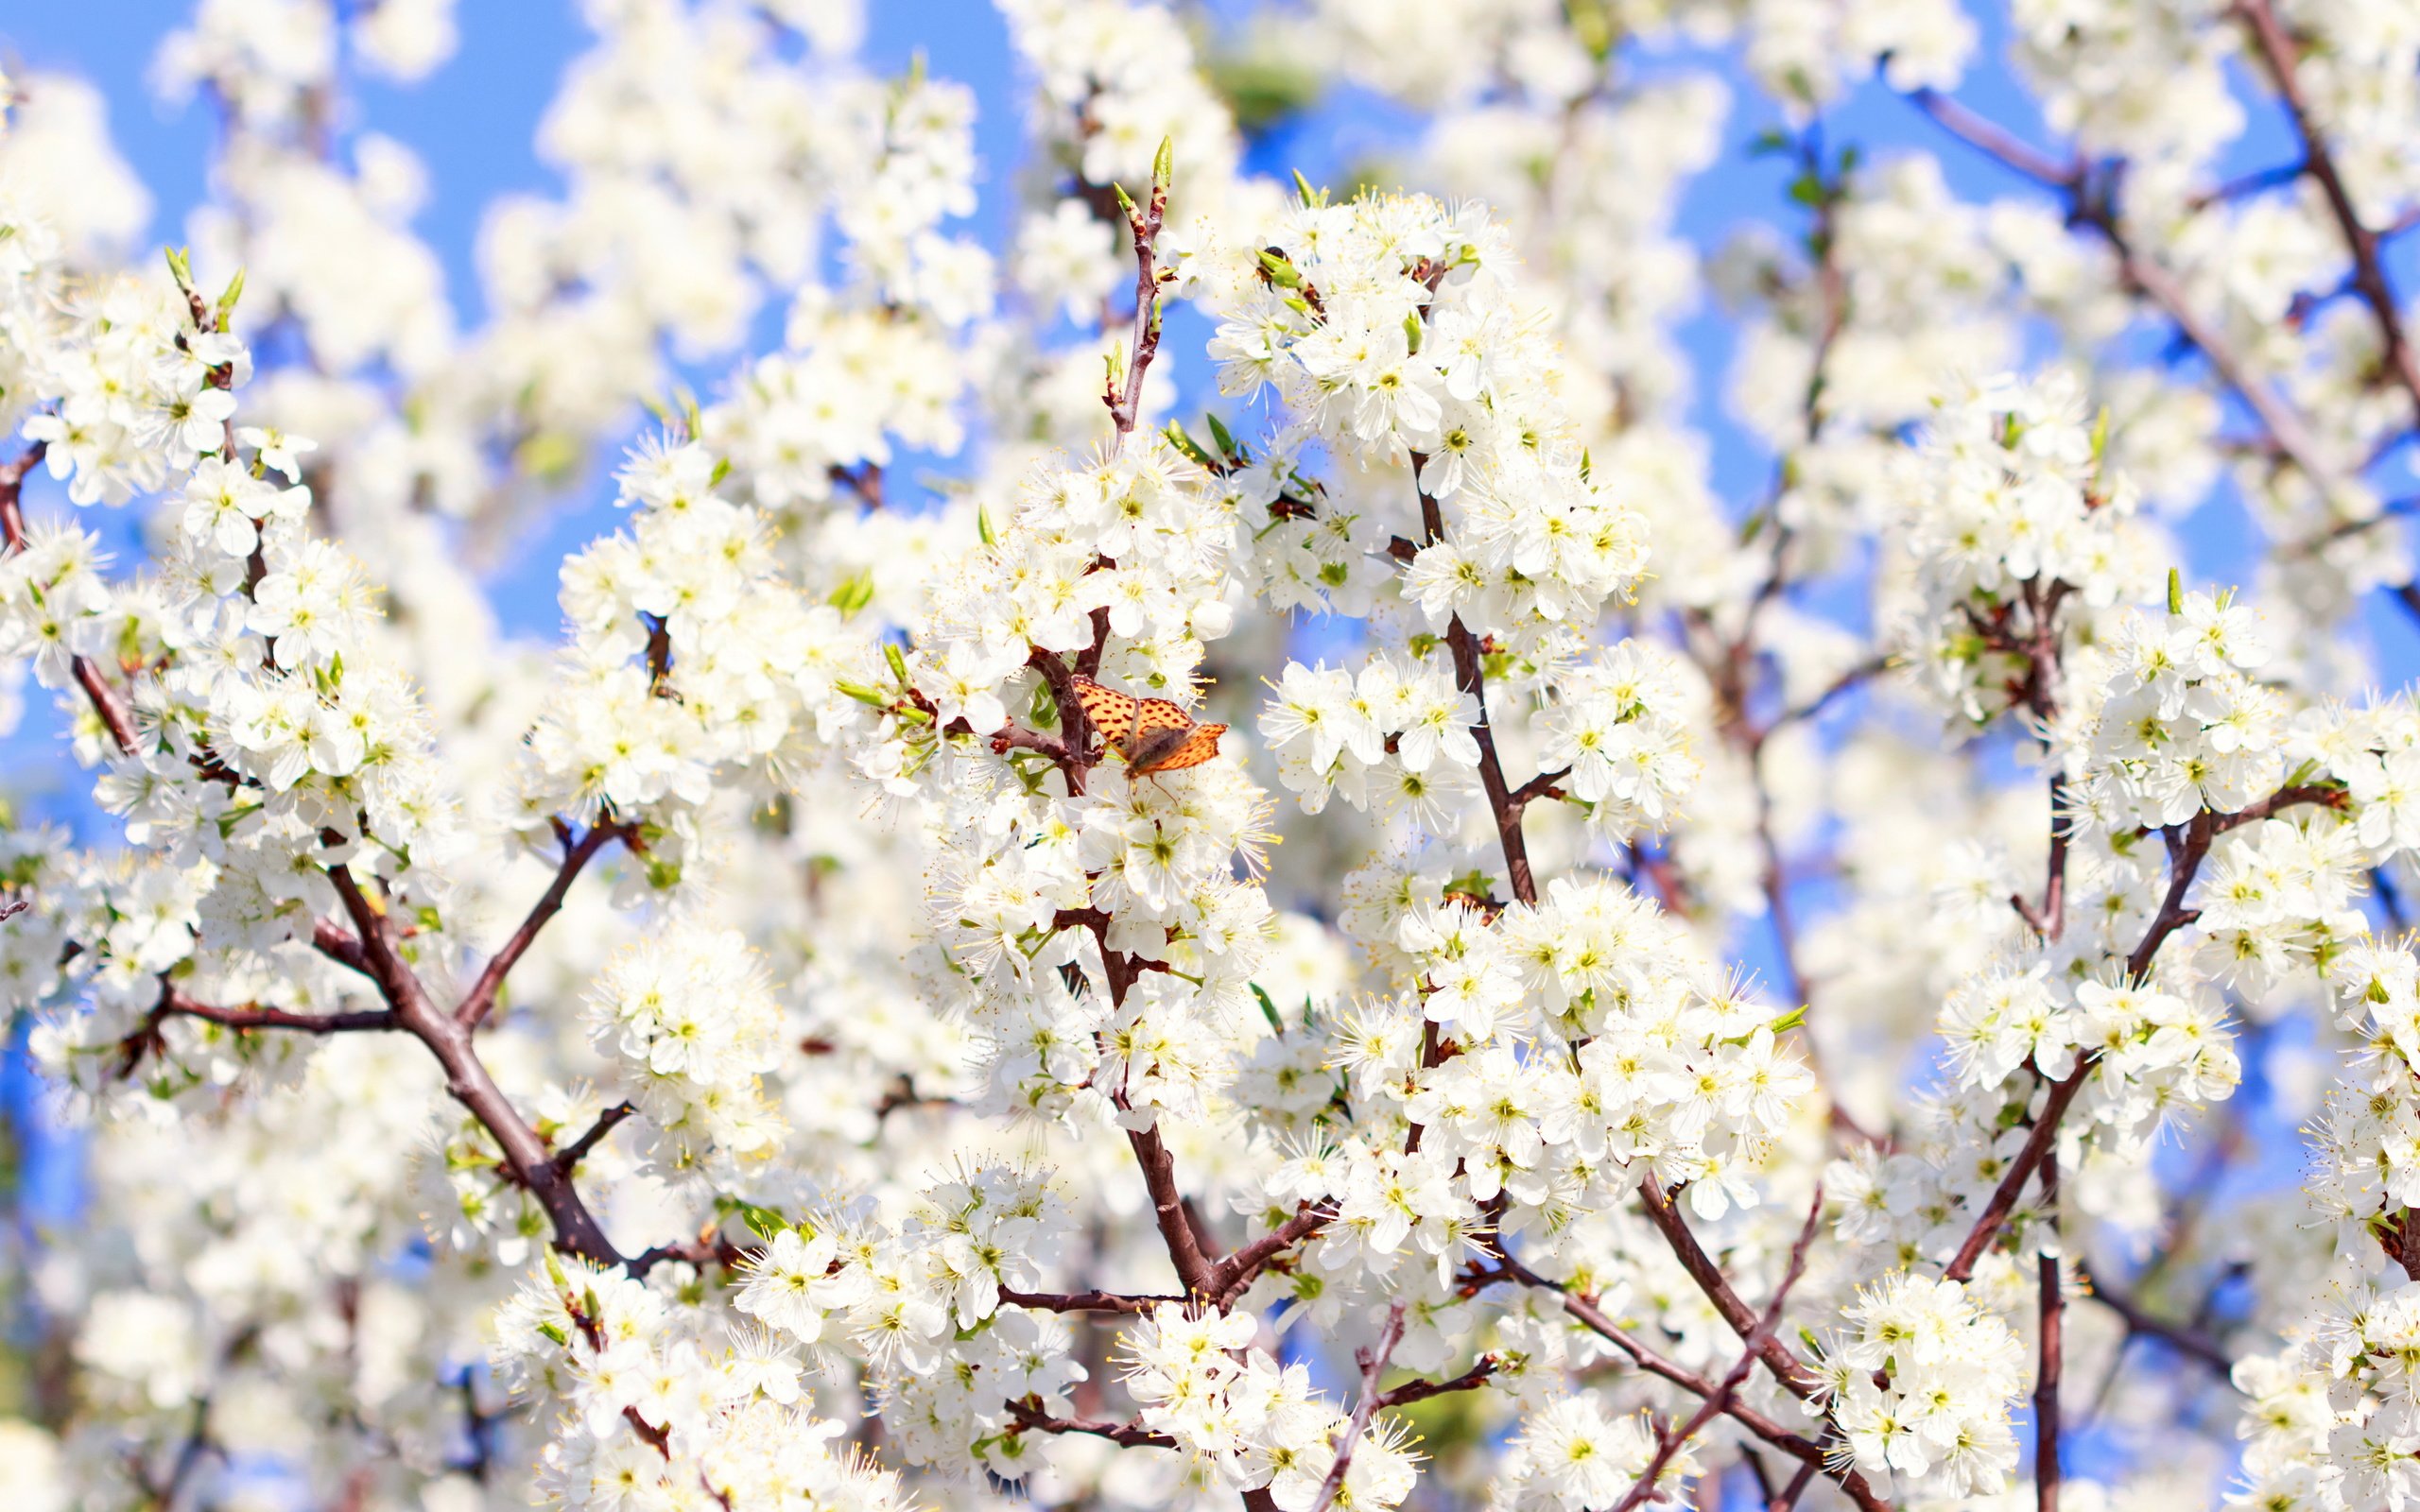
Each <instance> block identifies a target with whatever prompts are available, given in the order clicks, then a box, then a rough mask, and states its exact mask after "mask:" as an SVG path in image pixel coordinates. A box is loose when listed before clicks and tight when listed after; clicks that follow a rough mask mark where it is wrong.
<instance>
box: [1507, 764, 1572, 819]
mask: <svg viewBox="0 0 2420 1512" xmlns="http://www.w3.org/2000/svg"><path fill="white" fill-rule="evenodd" d="M1570 775H1571V768H1570V767H1568V766H1558V767H1556V768H1555V769H1554V770H1553V771H1551V772H1540V773H1539V774H1538V775H1537V776H1535V777H1532V778H1530V780H1529V781H1528V782H1524V783H1522V784H1521V785H1520V786H1519V787H1516V788H1514V789H1513V791H1512V793H1511V795H1510V796H1509V799H1508V801H1510V802H1511V803H1512V805H1513V808H1514V809H1516V810H1519V809H1526V808H1528V807H1529V806H1530V804H1532V803H1535V802H1536V801H1537V800H1538V799H1561V798H1562V797H1563V796H1564V795H1563V786H1562V783H1563V780H1564V778H1566V777H1569V776H1570Z"/></svg>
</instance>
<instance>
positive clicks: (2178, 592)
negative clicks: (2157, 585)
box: [2168, 567, 2185, 614]
mask: <svg viewBox="0 0 2420 1512" xmlns="http://www.w3.org/2000/svg"><path fill="white" fill-rule="evenodd" d="M2168 611H2169V613H2170V614H2182V613H2184V612H2185V575H2184V574H2182V573H2180V572H2178V571H2177V570H2176V569H2175V568H2173V567H2170V568H2169V570H2168Z"/></svg>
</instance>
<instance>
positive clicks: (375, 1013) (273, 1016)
mask: <svg viewBox="0 0 2420 1512" xmlns="http://www.w3.org/2000/svg"><path fill="white" fill-rule="evenodd" d="M158 1011H159V1012H161V1013H163V1014H170V1015H177V1016H181V1017H183V1018H188V1019H201V1020H204V1021H206V1022H211V1023H216V1024H224V1025H225V1026H226V1027H228V1028H230V1029H247V1030H249V1029H291V1030H294V1031H295V1032H297V1033H300V1034H342V1033H346V1032H349V1031H354V1030H362V1029H391V1028H393V1027H395V1016H394V1014H393V1013H391V1012H389V1011H388V1010H386V1009H384V1008H380V1009H374V1010H363V1011H358V1012H348V1013H293V1012H289V1011H287V1010H286V1009H285V1008H265V1007H262V1006H261V1005H258V1004H254V1003H247V1004H245V1005H242V1006H240V1007H233V1008H229V1007H220V1006H217V1005H214V1004H209V1003H203V1002H201V1001H199V999H196V998H193V997H189V996H187V995H186V993H185V991H184V990H183V989H182V988H179V987H177V986H176V985H175V984H173V983H167V982H163V983H162V984H161V986H160V1005H159V1009H158Z"/></svg>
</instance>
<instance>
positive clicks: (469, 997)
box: [454, 823, 632, 1029]
mask: <svg viewBox="0 0 2420 1512" xmlns="http://www.w3.org/2000/svg"><path fill="white" fill-rule="evenodd" d="M631 833H632V832H631V827H630V826H629V825H627V824H620V823H614V824H593V825H591V826H589V829H588V833H586V834H583V835H581V836H580V837H579V840H578V841H577V842H576V843H573V844H572V845H571V846H570V848H569V849H568V850H566V851H564V852H563V859H562V865H560V866H559V867H557V868H555V880H554V881H553V882H551V883H548V884H547V885H546V890H545V891H544V893H542V894H540V895H539V898H538V902H536V903H535V904H534V905H532V906H531V908H530V910H529V916H528V917H527V919H523V920H522V921H521V927H520V928H518V929H516V930H514V931H513V932H512V935H511V936H510V938H508V939H507V940H506V941H505V942H504V944H503V945H502V946H501V947H500V948H498V950H497V951H496V953H495V954H494V955H493V957H491V958H490V959H489V961H488V964H487V966H486V968H485V969H484V970H482V971H480V972H479V975H478V980H476V981H475V982H473V983H472V984H471V989H470V991H469V992H467V993H465V994H464V995H463V997H462V1002H461V1005H460V1006H458V1007H457V1008H456V1009H455V1010H454V1017H455V1019H456V1020H457V1021H458V1022H460V1023H461V1024H462V1025H463V1026H464V1027H465V1028H470V1029H475V1028H477V1027H478V1026H479V1023H480V1022H481V1021H482V1020H484V1019H486V1018H487V1016H488V1014H489V1013H490V1012H492V1011H493V1009H494V1007H495V1000H496V994H497V992H498V991H500V990H501V989H502V988H503V987H504V979H505V977H506V976H507V975H508V974H510V972H511V971H512V969H513V967H514V966H516V965H518V964H519V963H520V960H521V957H522V956H524V955H526V954H528V952H529V947H530V946H531V945H532V944H534V943H536V942H537V938H538V932H539V931H540V930H542V929H544V928H545V927H546V924H547V921H548V920H550V919H553V918H554V917H555V915H557V914H559V913H561V912H562V906H563V899H564V898H565V897H567V896H568V895H569V894H570V892H571V885H572V883H573V882H575V881H577V880H578V879H579V873H580V871H581V869H582V868H585V867H586V866H587V865H588V863H589V861H590V859H591V858H593V857H594V856H595V855H596V852H597V851H601V850H603V849H604V848H605V845H606V843H607V842H608V841H611V840H616V839H620V840H628V839H630V838H631Z"/></svg>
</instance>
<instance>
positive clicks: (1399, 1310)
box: [1311, 1297, 1406, 1512]
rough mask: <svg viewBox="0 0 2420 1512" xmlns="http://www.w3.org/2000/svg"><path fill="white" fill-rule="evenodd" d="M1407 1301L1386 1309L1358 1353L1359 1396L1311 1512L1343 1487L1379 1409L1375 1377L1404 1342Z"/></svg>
mask: <svg viewBox="0 0 2420 1512" xmlns="http://www.w3.org/2000/svg"><path fill="white" fill-rule="evenodd" d="M1405 1306H1406V1303H1405V1302H1404V1300H1403V1299H1402V1298H1401V1297H1397V1298H1396V1299H1395V1300H1394V1302H1393V1304H1392V1305H1391V1306H1390V1307H1389V1308H1388V1309H1387V1321H1386V1323H1385V1325H1384V1326H1383V1327H1381V1328H1380V1329H1379V1330H1378V1342H1377V1344H1376V1345H1375V1346H1374V1347H1373V1348H1371V1349H1363V1350H1361V1351H1360V1352H1359V1354H1358V1355H1357V1359H1358V1360H1359V1362H1360V1365H1361V1397H1360V1400H1357V1401H1356V1402H1355V1403H1354V1404H1353V1416H1352V1417H1350V1418H1348V1419H1346V1421H1345V1424H1344V1435H1343V1437H1342V1438H1341V1439H1340V1440H1339V1441H1338V1443H1337V1446H1336V1463H1335V1464H1333V1465H1330V1466H1329V1467H1328V1469H1327V1479H1326V1480H1324V1481H1322V1482H1321V1483H1320V1494H1319V1496H1318V1497H1317V1498H1315V1499H1314V1500H1313V1501H1312V1503H1311V1512H1327V1509H1328V1508H1329V1507H1330V1506H1333V1505H1334V1504H1335V1503H1336V1494H1337V1493H1338V1492H1339V1491H1341V1490H1343V1489H1344V1476H1345V1472H1346V1471H1348V1470H1350V1469H1352V1468H1353V1452H1354V1450H1355V1449H1356V1448H1357V1447H1358V1446H1359V1445H1360V1443H1361V1435H1363V1434H1366V1433H1368V1432H1369V1431H1370V1419H1371V1418H1372V1417H1375V1416H1377V1412H1378V1397H1379V1391H1378V1378H1379V1377H1381V1376H1383V1375H1385V1374H1386V1373H1387V1362H1388V1361H1389V1360H1391V1359H1392V1358H1394V1352H1395V1346H1396V1345H1398V1344H1401V1343H1402V1342H1403V1314H1404V1308H1405Z"/></svg>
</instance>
